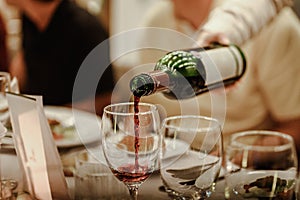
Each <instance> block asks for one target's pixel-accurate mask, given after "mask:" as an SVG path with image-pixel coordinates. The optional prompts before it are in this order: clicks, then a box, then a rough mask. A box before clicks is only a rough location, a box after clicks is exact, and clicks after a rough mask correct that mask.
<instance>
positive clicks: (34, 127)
mask: <svg viewBox="0 0 300 200" xmlns="http://www.w3.org/2000/svg"><path fill="white" fill-rule="evenodd" d="M7 100H8V104H9V110H10V115H11V122H12V127H13V132H14V140H15V145H16V151H17V154H18V157H19V160H20V162H21V166H22V167H23V170H24V175H25V177H24V178H25V180H26V185H27V188H28V190H29V192H30V193H31V194H32V195H34V196H35V197H36V198H38V199H52V198H53V199H70V197H69V194H68V188H67V183H66V180H65V177H64V174H63V168H62V165H61V160H60V157H59V153H58V150H57V148H56V145H55V142H54V139H53V136H52V133H51V129H50V127H49V124H48V121H47V118H46V116H45V113H44V111H43V104H42V97H40V96H24V95H18V94H12V93H8V94H7Z"/></svg>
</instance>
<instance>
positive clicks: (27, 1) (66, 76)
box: [6, 0, 113, 114]
mask: <svg viewBox="0 0 300 200" xmlns="http://www.w3.org/2000/svg"><path fill="white" fill-rule="evenodd" d="M6 2H7V3H8V4H10V5H13V6H16V7H17V8H18V9H19V11H20V13H21V16H22V51H21V52H20V53H18V54H17V56H16V57H15V58H14V60H13V61H12V64H11V66H10V72H11V74H12V75H13V76H16V77H17V78H18V80H19V83H20V89H21V93H24V94H33V95H42V96H43V102H44V104H45V105H67V106H71V104H72V100H73V101H74V99H72V92H73V85H74V81H75V78H76V75H77V72H78V70H79V68H80V66H81V64H82V62H83V61H84V59H85V58H86V56H87V55H88V54H89V53H90V52H91V51H92V50H93V49H94V48H95V47H96V46H97V45H98V44H100V43H101V42H103V41H105V40H106V39H107V38H108V33H107V31H106V30H105V29H104V28H103V26H102V25H101V24H100V22H99V20H98V19H97V18H96V17H95V16H93V15H91V14H89V13H88V12H87V11H86V10H84V9H82V8H80V7H79V6H78V5H76V4H75V3H74V2H73V1H71V0H6ZM107 46H108V45H107ZM99 59H103V60H107V59H109V49H108V47H107V51H106V52H103V55H99ZM96 67H98V68H101V67H103V68H104V67H108V68H107V69H106V71H105V73H104V75H103V76H102V79H101V80H100V82H99V85H98V89H97V95H96V97H95V94H85V91H82V93H83V95H82V97H80V98H79V99H76V100H75V101H76V102H73V104H72V105H73V106H75V107H76V108H79V109H82V110H87V111H94V109H95V108H96V112H97V113H98V114H101V112H102V109H103V107H104V106H105V105H107V104H109V103H110V91H111V90H112V88H113V75H112V71H111V67H110V66H96ZM92 102H95V108H94V107H91V105H93V104H92Z"/></svg>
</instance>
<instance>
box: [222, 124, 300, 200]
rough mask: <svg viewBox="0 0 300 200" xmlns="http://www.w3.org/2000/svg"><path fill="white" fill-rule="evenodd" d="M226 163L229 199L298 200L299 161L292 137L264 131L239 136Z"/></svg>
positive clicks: (232, 143)
mask: <svg viewBox="0 0 300 200" xmlns="http://www.w3.org/2000/svg"><path fill="white" fill-rule="evenodd" d="M225 162H226V170H227V173H226V176H225V180H226V191H225V195H226V198H227V199H236V200H242V199H251V200H256V199H268V200H275V199H285V200H291V199H294V195H295V194H294V191H295V185H296V179H297V163H298V162H297V155H296V150H295V145H294V141H293V138H292V137H291V136H290V135H287V134H284V133H280V132H275V131H264V130H253V131H245V132H240V133H235V134H233V135H232V136H231V139H230V143H229V145H228V147H227V148H226V156H225Z"/></svg>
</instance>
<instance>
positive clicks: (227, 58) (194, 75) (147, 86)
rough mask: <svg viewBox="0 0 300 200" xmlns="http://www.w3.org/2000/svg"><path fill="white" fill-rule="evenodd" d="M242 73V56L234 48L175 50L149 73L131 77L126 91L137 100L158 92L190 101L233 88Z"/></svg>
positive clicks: (210, 47) (220, 46) (212, 46)
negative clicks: (213, 92)
mask: <svg viewBox="0 0 300 200" xmlns="http://www.w3.org/2000/svg"><path fill="white" fill-rule="evenodd" d="M245 70H246V59H245V56H244V53H243V52H242V50H241V49H240V48H239V47H238V46H236V45H234V44H230V45H222V44H212V45H211V46H208V47H204V48H193V49H184V50H177V51H172V52H169V53H167V54H166V55H165V56H163V57H162V58H161V59H160V60H159V61H158V62H157V63H156V65H155V67H154V70H153V71H151V72H148V73H142V74H139V75H137V76H135V77H133V78H132V79H131V81H130V90H131V91H132V93H133V95H134V96H137V97H142V96H147V95H151V94H153V93H156V92H160V91H161V92H163V93H164V94H165V95H166V96H167V97H169V98H176V99H185V98H191V97H193V96H195V95H199V94H202V93H204V92H207V91H209V90H211V89H215V88H219V87H224V86H228V85H231V84H234V83H235V82H236V81H237V80H239V79H240V78H241V77H242V76H243V74H244V73H245Z"/></svg>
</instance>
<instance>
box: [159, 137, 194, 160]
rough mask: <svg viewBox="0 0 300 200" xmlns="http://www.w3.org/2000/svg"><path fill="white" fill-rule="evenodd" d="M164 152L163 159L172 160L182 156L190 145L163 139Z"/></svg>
mask: <svg viewBox="0 0 300 200" xmlns="http://www.w3.org/2000/svg"><path fill="white" fill-rule="evenodd" d="M164 141H165V152H164V156H163V159H168V158H173V157H175V156H180V155H182V154H184V153H185V152H186V151H187V150H188V149H189V148H190V144H188V143H187V142H185V141H183V140H177V139H170V138H165V140H164Z"/></svg>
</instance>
